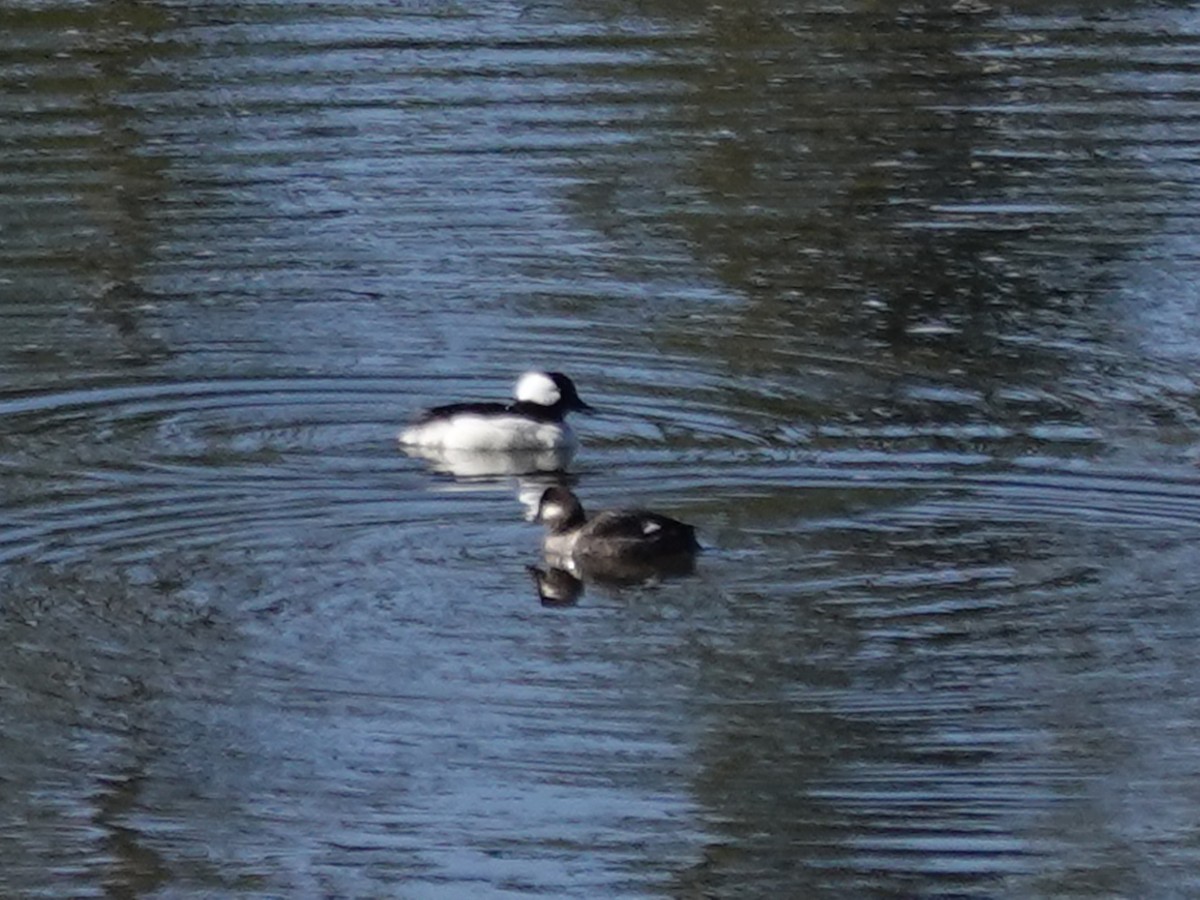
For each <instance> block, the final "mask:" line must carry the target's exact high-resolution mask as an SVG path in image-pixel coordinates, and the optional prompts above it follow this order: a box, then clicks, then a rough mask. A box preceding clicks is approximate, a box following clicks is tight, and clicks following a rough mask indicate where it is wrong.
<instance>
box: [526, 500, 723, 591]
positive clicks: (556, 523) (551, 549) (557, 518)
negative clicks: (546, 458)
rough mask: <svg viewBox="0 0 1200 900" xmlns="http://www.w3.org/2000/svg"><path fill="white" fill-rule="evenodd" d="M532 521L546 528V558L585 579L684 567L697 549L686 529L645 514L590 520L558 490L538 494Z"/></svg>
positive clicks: (612, 513)
mask: <svg viewBox="0 0 1200 900" xmlns="http://www.w3.org/2000/svg"><path fill="white" fill-rule="evenodd" d="M537 520H538V521H539V522H541V523H542V524H543V525H545V526H546V536H545V540H544V543H543V547H544V549H545V552H546V556H547V558H548V559H550V560H552V561H553V562H555V563H556V564H557V563H560V562H561V563H564V564H565V566H564V567H565V568H568V569H571V568H574V569H576V570H578V571H581V572H582V573H583V574H585V575H586V574H595V575H600V576H602V575H604V574H605V572H604V570H605V569H606V568H612V569H622V568H625V567H632V568H634V569H638V568H640V567H642V566H644V565H653V566H660V565H661V566H662V567H664V568H668V567H673V566H671V563H674V562H683V563H685V564H686V563H689V562H690V560H691V557H693V556H694V555H695V554H696V552H697V551H698V550H699V549H700V545H699V544H698V543H697V542H696V529H694V528H693V527H692V526H691V525H687V524H685V523H683V522H680V521H678V520H676V519H672V518H670V517H669V516H664V515H661V514H659V513H655V512H649V511H648V510H644V509H614V510H605V511H604V512H602V513H598V514H597V515H595V516H593V517H592V518H590V519H589V518H588V517H587V516H586V514H585V513H584V511H583V505H582V504H581V503H580V502H579V498H578V497H576V496H575V495H574V494H573V493H571V491H570V490H569V489H567V488H565V487H561V486H557V485H556V486H555V487H549V488H546V490H545V491H544V492H543V493H542V499H541V501H540V502H539V503H538V513H537ZM588 570H590V571H588Z"/></svg>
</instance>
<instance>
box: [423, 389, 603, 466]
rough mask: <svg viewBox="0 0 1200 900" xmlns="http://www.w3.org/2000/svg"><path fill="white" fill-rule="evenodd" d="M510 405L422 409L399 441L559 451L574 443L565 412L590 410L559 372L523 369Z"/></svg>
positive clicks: (434, 446) (446, 447)
mask: <svg viewBox="0 0 1200 900" xmlns="http://www.w3.org/2000/svg"><path fill="white" fill-rule="evenodd" d="M513 396H514V398H515V400H514V402H512V403H451V404H449V405H447V406H435V407H434V408H433V409H429V410H426V411H425V412H423V413H422V414H421V415H420V416H419V417H418V418H417V420H416V421H415V422H413V424H412V425H410V426H409V427H408V428H406V429H404V431H402V432H401V433H400V443H402V444H407V445H410V446H414V447H424V448H427V449H435V450H475V451H493V452H495V451H499V452H507V451H517V450H560V449H569V448H573V447H574V446H575V433H574V432H573V431H572V430H571V426H569V425H568V424H567V423H566V421H565V419H566V415H567V413H568V412H570V411H572V410H578V411H580V412H591V411H592V408H591V407H590V406H588V405H587V404H586V403H584V402H583V400H581V399H580V397H579V392H578V391H576V390H575V384H574V382H572V381H571V379H570V378H568V377H567V376H566V375H564V374H562V373H561V372H526V373H525V374H524V375H522V376H521V377H520V378H519V379H518V380H517V384H516V387H515V388H514V389H513Z"/></svg>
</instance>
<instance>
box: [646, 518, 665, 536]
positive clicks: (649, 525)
mask: <svg viewBox="0 0 1200 900" xmlns="http://www.w3.org/2000/svg"><path fill="white" fill-rule="evenodd" d="M656 531H662V526H661V525H659V524H658V523H657V522H655V521H654V520H653V519H643V520H642V534H645V535H651V534H654V532H656Z"/></svg>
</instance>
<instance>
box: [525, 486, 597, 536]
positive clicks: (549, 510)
mask: <svg viewBox="0 0 1200 900" xmlns="http://www.w3.org/2000/svg"><path fill="white" fill-rule="evenodd" d="M536 521H538V522H541V523H542V524H543V525H545V526H546V528H547V529H549V530H550V531H552V532H562V531H568V530H570V529H572V528H577V527H579V526H580V525H582V524H583V523H584V522H585V521H587V517H586V516H585V515H584V512H583V504H582V503H580V502H579V498H578V497H576V496H575V495H574V494H572V493H571V491H570V490H568V489H567V488H565V487H562V486H561V485H555V486H554V487H549V488H546V490H544V491H543V492H542V499H541V500H539V501H538V509H537V516H536Z"/></svg>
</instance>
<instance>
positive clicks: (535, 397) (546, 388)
mask: <svg viewBox="0 0 1200 900" xmlns="http://www.w3.org/2000/svg"><path fill="white" fill-rule="evenodd" d="M513 394H514V395H515V396H516V398H517V399H518V400H522V401H525V402H527V403H537V404H539V405H541V406H553V405H554V404H555V403H557V402H558V401H559V400H560V399H562V393H561V392H560V391H559V389H558V385H557V384H555V383H554V379H553V378H551V377H550V376H549V375H547V374H546V373H545V372H526V373H525V374H524V375H522V376H521V377H520V378H518V379H517V386H516V389H515V390H514V391H513Z"/></svg>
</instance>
